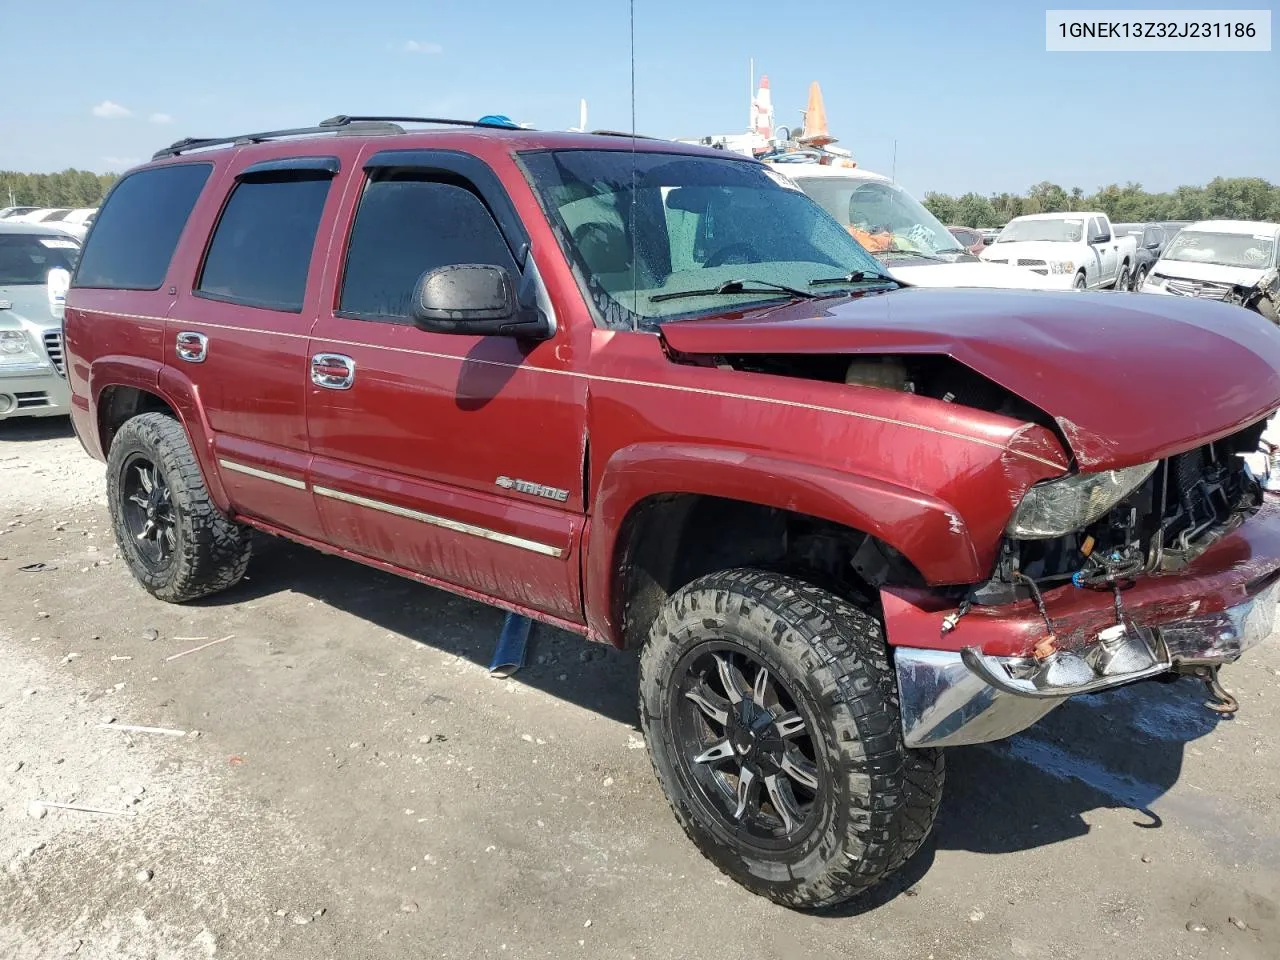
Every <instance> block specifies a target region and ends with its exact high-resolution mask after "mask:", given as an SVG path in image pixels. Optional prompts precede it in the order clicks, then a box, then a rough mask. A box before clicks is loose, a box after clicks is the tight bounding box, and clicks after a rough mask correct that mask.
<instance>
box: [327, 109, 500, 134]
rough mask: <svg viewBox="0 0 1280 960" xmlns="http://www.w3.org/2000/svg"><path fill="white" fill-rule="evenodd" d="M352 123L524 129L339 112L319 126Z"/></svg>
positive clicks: (494, 123) (459, 121) (488, 124)
mask: <svg viewBox="0 0 1280 960" xmlns="http://www.w3.org/2000/svg"><path fill="white" fill-rule="evenodd" d="M352 123H439V124H443V125H444V126H446V127H480V128H482V129H492V128H495V127H496V128H497V129H499V130H504V129H505V130H521V129H524V128H523V127H521V126H520V125H519V124H515V123H512V124H510V125H509V126H508V125H507V124H505V123H498V122H496V120H494V121H485V120H451V119H449V118H447V117H350V116H347V115H346V114H344V113H340V114H338V115H337V116H336V117H330V118H329V119H328V120H321V121H320V126H322V127H342V126H346V125H348V124H352Z"/></svg>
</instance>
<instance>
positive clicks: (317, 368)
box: [311, 353, 356, 390]
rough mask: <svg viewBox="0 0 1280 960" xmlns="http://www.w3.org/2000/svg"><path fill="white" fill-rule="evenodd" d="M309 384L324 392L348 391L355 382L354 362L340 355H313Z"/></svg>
mask: <svg viewBox="0 0 1280 960" xmlns="http://www.w3.org/2000/svg"><path fill="white" fill-rule="evenodd" d="M337 371H341V372H340V373H339V372H337ZM311 382H312V383H314V384H315V385H316V386H317V387H324V388H325V389H326V390H350V389H351V385H352V384H353V383H355V382H356V362H355V361H354V360H352V359H351V358H350V357H346V356H343V355H342V354H340V353H317V354H314V355H313V356H312V357H311Z"/></svg>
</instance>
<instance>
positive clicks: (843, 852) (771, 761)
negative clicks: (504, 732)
mask: <svg viewBox="0 0 1280 960" xmlns="http://www.w3.org/2000/svg"><path fill="white" fill-rule="evenodd" d="M640 718H641V723H642V725H643V728H644V732H645V737H646V739H647V741H648V744H649V751H650V756H651V758H652V760H653V767H654V771H655V772H656V774H657V776H658V780H659V781H660V782H661V784H662V787H663V789H664V790H665V791H666V794H667V797H668V799H669V800H670V802H671V807H672V809H673V810H674V812H675V815H676V819H677V820H678V821H679V822H680V825H681V826H682V827H683V828H684V830H685V832H686V833H687V834H688V835H689V837H690V839H691V840H693V842H694V843H695V844H696V845H697V847H698V848H699V849H700V850H701V851H702V853H703V854H704V855H705V856H706V857H707V858H708V859H710V860H711V861H712V862H713V863H715V864H716V865H717V866H718V867H719V868H720V869H721V870H723V871H724V872H725V873H726V874H728V875H729V876H730V877H731V878H733V879H734V880H736V881H737V882H738V883H741V884H742V885H743V886H745V887H746V888H747V889H749V890H751V891H753V892H755V893H759V894H762V895H764V896H766V897H768V898H769V899H771V900H774V901H776V902H777V903H781V904H784V905H786V906H789V907H797V908H804V909H812V908H819V907H827V906H831V905H833V904H837V903H840V902H841V901H844V900H847V899H849V898H850V897H853V896H855V895H857V894H859V893H861V892H863V891H865V890H867V889H869V888H871V887H873V886H875V885H876V884H877V883H879V882H880V881H882V880H884V879H885V878H886V877H888V876H889V875H890V874H891V873H893V872H894V871H896V870H897V869H898V868H899V867H901V866H902V865H903V864H904V863H905V862H906V861H907V859H908V858H910V857H911V855H912V854H914V853H915V852H916V851H917V850H918V849H919V848H920V846H921V844H922V843H923V842H924V840H925V838H926V837H927V836H928V834H929V831H930V829H931V828H932V826H933V821H934V818H935V816H936V814H937V810H938V804H939V802H940V800H941V797H942V782H943V761H942V754H941V752H940V751H937V750H909V749H907V748H906V746H905V745H904V743H903V738H902V725H901V719H900V716H899V711H898V693H897V684H896V680H895V678H894V675H893V671H892V667H891V664H890V658H889V652H888V648H887V646H886V645H885V642H884V634H883V630H882V628H881V625H880V622H879V621H878V620H877V619H876V618H875V617H874V616H872V615H870V614H869V613H866V612H865V611H863V610H860V609H858V608H857V607H855V606H853V605H852V604H850V603H847V602H846V601H844V600H842V599H840V598H839V597H837V596H835V595H833V594H831V593H828V592H826V591H824V590H821V589H819V588H817V587H814V586H812V585H810V584H807V583H804V582H802V581H800V580H796V579H793V578H791V577H786V576H782V575H779V574H774V573H766V572H762V571H758V570H728V571H724V572H721V573H716V574H712V575H710V576H707V577H703V578H702V579H701V580H697V581H695V582H694V583H691V584H689V585H688V586H686V587H684V588H683V589H681V590H680V591H678V592H677V593H676V594H675V595H674V596H673V597H671V599H670V600H669V601H668V602H667V604H666V605H665V606H664V607H663V609H662V611H661V612H660V613H659V615H658V618H657V620H656V622H655V623H654V626H653V629H652V631H651V632H650V635H649V639H648V641H647V643H646V645H645V648H644V652H643V653H642V654H641V658H640Z"/></svg>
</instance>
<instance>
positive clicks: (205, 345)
mask: <svg viewBox="0 0 1280 960" xmlns="http://www.w3.org/2000/svg"><path fill="white" fill-rule="evenodd" d="M176 347H177V351H178V359H179V360H185V361H187V363H204V360H205V357H207V356H208V355H209V338H208V337H206V336H205V335H204V334H203V333H195V332H193V331H190V330H184V331H182V332H181V333H179V334H178V336H177V342H176Z"/></svg>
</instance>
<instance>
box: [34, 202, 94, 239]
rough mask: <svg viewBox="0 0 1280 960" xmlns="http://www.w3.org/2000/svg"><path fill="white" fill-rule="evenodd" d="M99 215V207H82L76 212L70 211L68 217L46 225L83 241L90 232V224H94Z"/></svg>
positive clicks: (48, 222) (47, 222)
mask: <svg viewBox="0 0 1280 960" xmlns="http://www.w3.org/2000/svg"><path fill="white" fill-rule="evenodd" d="M97 215H98V208H97V207H80V208H78V209H76V210H70V211H68V212H67V215H66V216H64V217H62V218H61V219H59V220H57V221H54V222H51V221H45V223H46V225H48V226H56V227H57V228H58V229H59V230H62V231H64V232H65V233H69V234H71V235H72V236H75V237H77V238H79V239H80V240H81V241H83V240H84V238H85V235H86V234H87V233H88V232H89V226H90V224H92V223H93V218H94V217H96V216H97Z"/></svg>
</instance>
